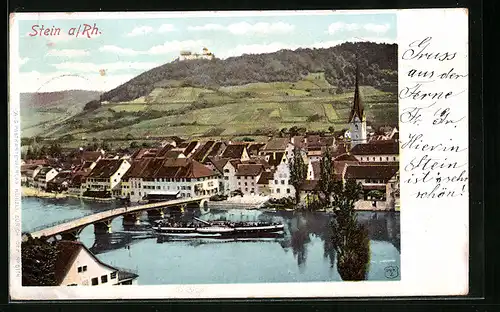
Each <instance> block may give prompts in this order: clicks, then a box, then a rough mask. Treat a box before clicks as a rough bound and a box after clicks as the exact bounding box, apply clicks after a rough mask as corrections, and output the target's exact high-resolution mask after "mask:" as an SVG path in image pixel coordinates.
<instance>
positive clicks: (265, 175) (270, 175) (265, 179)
mask: <svg viewBox="0 0 500 312" xmlns="http://www.w3.org/2000/svg"><path fill="white" fill-rule="evenodd" d="M272 179H274V170H271V171H263V172H262V174H261V175H260V178H259V181H257V184H261V185H266V184H269V181H271V180H272Z"/></svg>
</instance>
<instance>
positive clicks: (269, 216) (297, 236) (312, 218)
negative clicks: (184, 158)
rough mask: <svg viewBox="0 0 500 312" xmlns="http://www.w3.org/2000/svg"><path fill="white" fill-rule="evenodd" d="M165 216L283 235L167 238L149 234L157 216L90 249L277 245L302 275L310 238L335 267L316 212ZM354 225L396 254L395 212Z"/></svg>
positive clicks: (325, 224)
mask: <svg viewBox="0 0 500 312" xmlns="http://www.w3.org/2000/svg"><path fill="white" fill-rule="evenodd" d="M167 215H168V216H170V217H173V218H174V219H177V220H179V221H181V220H182V221H189V220H192V218H193V217H198V218H201V219H203V220H226V221H267V222H283V224H284V225H285V232H284V233H282V234H275V233H271V234H266V235H262V234H260V235H258V236H255V237H245V238H231V239H227V238H225V239H220V238H219V239H218V238H179V237H172V236H168V235H158V234H153V233H152V231H151V225H152V224H154V221H156V220H158V219H159V218H160V217H158V216H156V217H155V216H147V215H145V217H146V216H147V217H146V220H145V222H143V223H142V224H141V225H126V226H125V225H123V226H122V229H120V230H119V231H118V232H115V233H112V234H102V235H96V236H95V241H94V244H93V246H92V249H91V250H92V251H93V252H95V253H104V252H107V251H111V250H116V249H121V248H127V246H128V248H129V246H130V245H131V244H133V243H135V242H136V241H138V240H141V239H148V238H155V239H156V243H158V244H164V243H171V242H184V243H186V244H188V245H189V246H193V247H196V246H202V245H207V244H223V243H234V242H238V241H242V242H243V241H244V242H264V241H267V242H272V243H277V244H279V245H280V246H281V248H283V250H284V251H285V252H288V251H289V250H291V251H292V254H293V257H294V258H295V260H296V263H297V266H298V268H299V271H300V272H304V270H305V268H306V264H307V257H308V246H309V244H310V243H311V238H317V239H319V240H320V241H321V242H322V244H323V258H324V259H325V260H327V261H328V263H329V266H330V268H333V267H334V266H335V260H336V253H335V249H334V246H333V241H332V234H333V233H332V227H331V226H330V222H331V220H332V218H333V217H332V215H331V214H328V213H320V212H290V211H283V212H266V211H248V210H238V209H234V210H229V211H228V210H214V209H212V210H211V211H210V212H209V213H203V214H202V213H201V212H200V210H199V209H188V210H186V211H185V212H183V213H181V212H176V211H169V212H168V213H167ZM357 219H358V222H359V223H361V224H364V225H365V226H366V228H367V230H368V235H369V239H370V240H371V241H384V242H389V243H391V244H392V245H393V246H394V247H395V248H396V249H397V250H398V252H400V229H399V213H398V212H378V213H375V214H374V213H372V212H359V213H358V214H357Z"/></svg>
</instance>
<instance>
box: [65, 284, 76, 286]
mask: <svg viewBox="0 0 500 312" xmlns="http://www.w3.org/2000/svg"><path fill="white" fill-rule="evenodd" d="M66 286H78V285H77V284H69V285H66Z"/></svg>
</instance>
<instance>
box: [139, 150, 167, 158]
mask: <svg viewBox="0 0 500 312" xmlns="http://www.w3.org/2000/svg"><path fill="white" fill-rule="evenodd" d="M162 150H163V149H162ZM158 152H159V150H158V149H157V148H140V149H138V150H137V151H135V152H134V154H132V157H131V158H132V159H141V158H143V157H155V156H157V154H158Z"/></svg>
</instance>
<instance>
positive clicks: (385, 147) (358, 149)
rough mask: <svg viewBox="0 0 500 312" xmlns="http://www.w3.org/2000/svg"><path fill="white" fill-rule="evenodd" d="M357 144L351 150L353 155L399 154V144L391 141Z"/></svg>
mask: <svg viewBox="0 0 500 312" xmlns="http://www.w3.org/2000/svg"><path fill="white" fill-rule="evenodd" d="M382 142H383V141H379V142H378V143H364V144H357V145H355V146H354V147H353V148H352V149H351V154H354V155H397V154H399V143H398V142H396V141H392V140H387V142H383V143H382Z"/></svg>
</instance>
